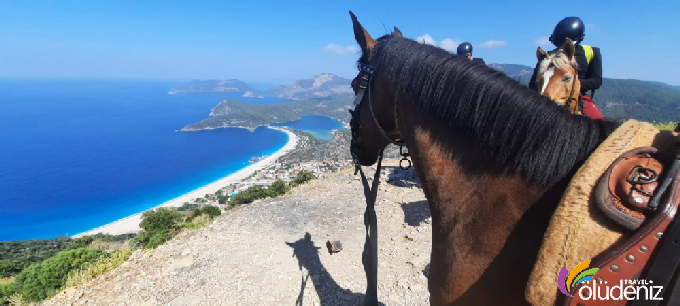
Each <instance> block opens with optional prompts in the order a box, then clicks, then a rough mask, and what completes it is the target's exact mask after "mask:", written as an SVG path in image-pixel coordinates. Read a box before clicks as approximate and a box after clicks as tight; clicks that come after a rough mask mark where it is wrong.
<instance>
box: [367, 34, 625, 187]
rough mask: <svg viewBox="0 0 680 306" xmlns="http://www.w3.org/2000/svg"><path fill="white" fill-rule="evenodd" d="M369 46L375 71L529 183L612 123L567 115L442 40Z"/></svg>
mask: <svg viewBox="0 0 680 306" xmlns="http://www.w3.org/2000/svg"><path fill="white" fill-rule="evenodd" d="M375 49H376V50H375V51H374V52H373V53H374V54H375V55H377V56H378V58H377V63H376V67H375V68H376V74H377V76H376V77H379V78H381V79H383V80H385V81H386V82H387V83H388V84H389V85H390V86H391V87H392V88H393V89H394V90H395V92H398V93H399V92H400V93H402V94H404V95H407V96H408V97H410V99H411V101H413V102H414V103H416V104H417V106H418V107H419V110H420V111H421V112H422V113H423V114H424V115H425V116H427V117H428V118H432V119H433V120H434V121H435V122H437V123H438V124H439V126H442V127H443V129H444V130H443V131H440V132H446V130H447V129H448V130H450V131H452V132H453V131H455V132H456V133H457V134H458V135H461V133H462V135H465V136H466V137H468V138H469V139H471V140H472V141H473V142H474V143H476V145H478V146H479V147H481V148H482V149H483V150H484V151H486V152H488V153H489V154H490V156H492V157H493V158H494V159H495V160H497V162H498V164H499V165H500V166H503V167H505V169H506V170H507V171H509V172H511V173H519V174H521V175H523V176H524V177H526V178H527V179H529V180H530V181H531V182H533V183H536V184H540V185H543V186H548V185H552V184H553V183H556V182H557V181H558V180H560V179H562V178H564V176H565V175H567V174H568V173H569V172H570V171H571V170H572V169H573V167H574V166H575V165H576V164H577V163H578V162H580V161H584V160H585V159H586V158H587V156H588V155H589V154H590V153H591V152H592V151H593V150H594V149H595V148H596V147H597V145H598V144H599V143H601V142H602V141H603V140H604V139H605V137H606V136H607V135H609V134H610V133H611V132H612V131H613V130H614V129H615V128H616V127H617V126H618V123H614V122H600V121H593V120H591V119H589V118H587V117H584V116H578V115H572V114H571V113H570V112H569V111H568V110H567V109H566V108H565V107H561V106H558V105H557V104H556V103H555V102H553V101H551V100H550V99H549V98H547V97H543V96H540V95H539V94H538V93H537V92H535V91H532V90H530V89H528V88H527V87H526V86H524V85H522V84H520V83H519V82H517V81H516V80H513V79H511V78H509V77H507V76H506V75H505V74H504V73H503V72H500V71H497V70H495V69H492V68H489V67H486V66H483V65H480V64H477V63H475V62H472V61H470V60H467V59H466V58H464V57H459V56H457V55H454V54H451V53H449V52H447V51H445V50H443V49H441V48H437V47H434V46H430V45H426V44H421V43H418V42H416V41H414V40H411V39H406V38H395V37H391V35H387V36H383V37H381V39H379V43H378V45H377V46H376V48H375ZM367 56H368V55H366V54H362V61H365V60H366V59H367V58H366V57H367Z"/></svg>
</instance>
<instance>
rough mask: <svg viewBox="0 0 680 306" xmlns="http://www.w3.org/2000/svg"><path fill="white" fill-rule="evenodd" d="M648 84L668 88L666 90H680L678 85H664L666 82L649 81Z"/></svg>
mask: <svg viewBox="0 0 680 306" xmlns="http://www.w3.org/2000/svg"><path fill="white" fill-rule="evenodd" d="M647 83H651V84H654V85H659V86H661V87H666V88H670V89H675V90H680V86H676V85H668V84H666V83H664V82H654V81H647Z"/></svg>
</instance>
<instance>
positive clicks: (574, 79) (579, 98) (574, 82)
mask: <svg viewBox="0 0 680 306" xmlns="http://www.w3.org/2000/svg"><path fill="white" fill-rule="evenodd" d="M572 67H573V68H574V71H575V73H574V77H573V79H572V81H571V93H569V99H568V100H567V103H566V106H567V108H569V106H570V105H571V100H572V99H574V89H575V88H576V78H578V69H576V67H574V66H573V65H572ZM576 99H578V101H576V102H577V103H578V105H576V107H578V111H579V112H580V113H583V108H582V107H581V93H580V92H579V96H578V97H577V98H576Z"/></svg>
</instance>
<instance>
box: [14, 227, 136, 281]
mask: <svg viewBox="0 0 680 306" xmlns="http://www.w3.org/2000/svg"><path fill="white" fill-rule="evenodd" d="M134 236H135V235H134V234H128V235H117V236H111V235H104V234H98V235H94V236H86V237H81V238H76V239H72V238H67V237H59V238H54V239H40V240H27V241H5V242H0V278H5V277H11V276H16V275H19V273H20V272H21V271H23V270H24V269H26V268H27V267H28V266H30V265H31V264H34V263H38V262H41V261H43V260H45V259H48V258H50V257H52V256H54V255H55V254H57V253H58V252H60V251H63V250H73V249H78V248H86V247H88V246H89V245H90V244H92V243H93V241H95V240H98V241H100V242H99V243H100V244H102V245H103V244H122V243H124V242H125V241H126V240H129V239H132V237H134Z"/></svg>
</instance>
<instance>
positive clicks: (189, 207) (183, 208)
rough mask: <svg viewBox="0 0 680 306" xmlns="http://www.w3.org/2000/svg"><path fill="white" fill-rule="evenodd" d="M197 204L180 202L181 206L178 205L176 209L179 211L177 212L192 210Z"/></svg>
mask: <svg viewBox="0 0 680 306" xmlns="http://www.w3.org/2000/svg"><path fill="white" fill-rule="evenodd" d="M198 206H199V205H198V204H189V203H184V204H182V206H181V207H178V208H177V211H179V212H187V211H192V210H194V209H196V208H198Z"/></svg>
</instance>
